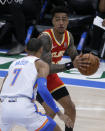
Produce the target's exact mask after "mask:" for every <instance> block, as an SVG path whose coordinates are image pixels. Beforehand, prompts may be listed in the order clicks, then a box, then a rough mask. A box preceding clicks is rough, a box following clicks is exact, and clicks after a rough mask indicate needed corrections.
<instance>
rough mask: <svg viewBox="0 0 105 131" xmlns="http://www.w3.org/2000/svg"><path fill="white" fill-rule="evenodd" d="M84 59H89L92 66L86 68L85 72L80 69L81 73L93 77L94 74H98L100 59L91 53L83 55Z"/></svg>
mask: <svg viewBox="0 0 105 131" xmlns="http://www.w3.org/2000/svg"><path fill="white" fill-rule="evenodd" d="M82 57H83V58H88V59H87V60H88V61H89V62H90V66H89V67H86V70H85V71H84V70H82V69H81V68H78V70H79V72H80V73H81V74H83V75H86V76H89V75H93V74H94V73H96V71H97V70H98V68H99V65H100V61H99V58H98V57H97V56H94V55H93V54H91V53H87V54H83V56H82Z"/></svg>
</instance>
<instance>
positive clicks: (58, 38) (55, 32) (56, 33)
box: [53, 29, 64, 42]
mask: <svg viewBox="0 0 105 131" xmlns="http://www.w3.org/2000/svg"><path fill="white" fill-rule="evenodd" d="M53 33H54V35H55V38H56V39H57V40H58V41H59V42H61V41H62V38H63V35H64V33H59V32H57V31H56V30H55V29H53Z"/></svg>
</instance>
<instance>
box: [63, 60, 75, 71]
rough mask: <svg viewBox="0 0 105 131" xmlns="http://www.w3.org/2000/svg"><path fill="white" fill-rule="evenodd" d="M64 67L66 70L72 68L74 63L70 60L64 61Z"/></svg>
mask: <svg viewBox="0 0 105 131" xmlns="http://www.w3.org/2000/svg"><path fill="white" fill-rule="evenodd" d="M65 67H66V69H67V70H69V69H72V68H74V65H73V63H72V62H68V63H65Z"/></svg>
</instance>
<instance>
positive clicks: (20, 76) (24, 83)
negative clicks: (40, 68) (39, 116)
mask: <svg viewBox="0 0 105 131" xmlns="http://www.w3.org/2000/svg"><path fill="white" fill-rule="evenodd" d="M38 59H39V58H37V57H34V56H27V57H23V58H21V59H18V60H16V61H14V62H13V63H12V64H11V65H10V67H9V72H8V76H7V78H6V80H5V82H4V84H3V87H2V91H1V95H0V96H1V97H2V96H8V97H11V96H26V97H29V98H32V97H33V92H36V91H37V89H35V90H34V87H35V82H36V79H37V70H36V67H35V61H36V60H38Z"/></svg>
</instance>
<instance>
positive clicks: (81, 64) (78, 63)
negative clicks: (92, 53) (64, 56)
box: [67, 32, 90, 70]
mask: <svg viewBox="0 0 105 131" xmlns="http://www.w3.org/2000/svg"><path fill="white" fill-rule="evenodd" d="M69 35H70V43H69V46H68V48H67V53H68V55H69V56H70V58H71V61H72V62H73V66H74V67H75V68H82V69H83V70H86V67H87V66H90V62H89V61H87V58H85V59H84V58H82V55H83V54H82V53H81V54H78V52H77V49H76V47H75V45H74V38H73V36H72V34H71V33H70V32H69ZM69 63H70V62H69ZM69 63H68V64H69Z"/></svg>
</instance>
